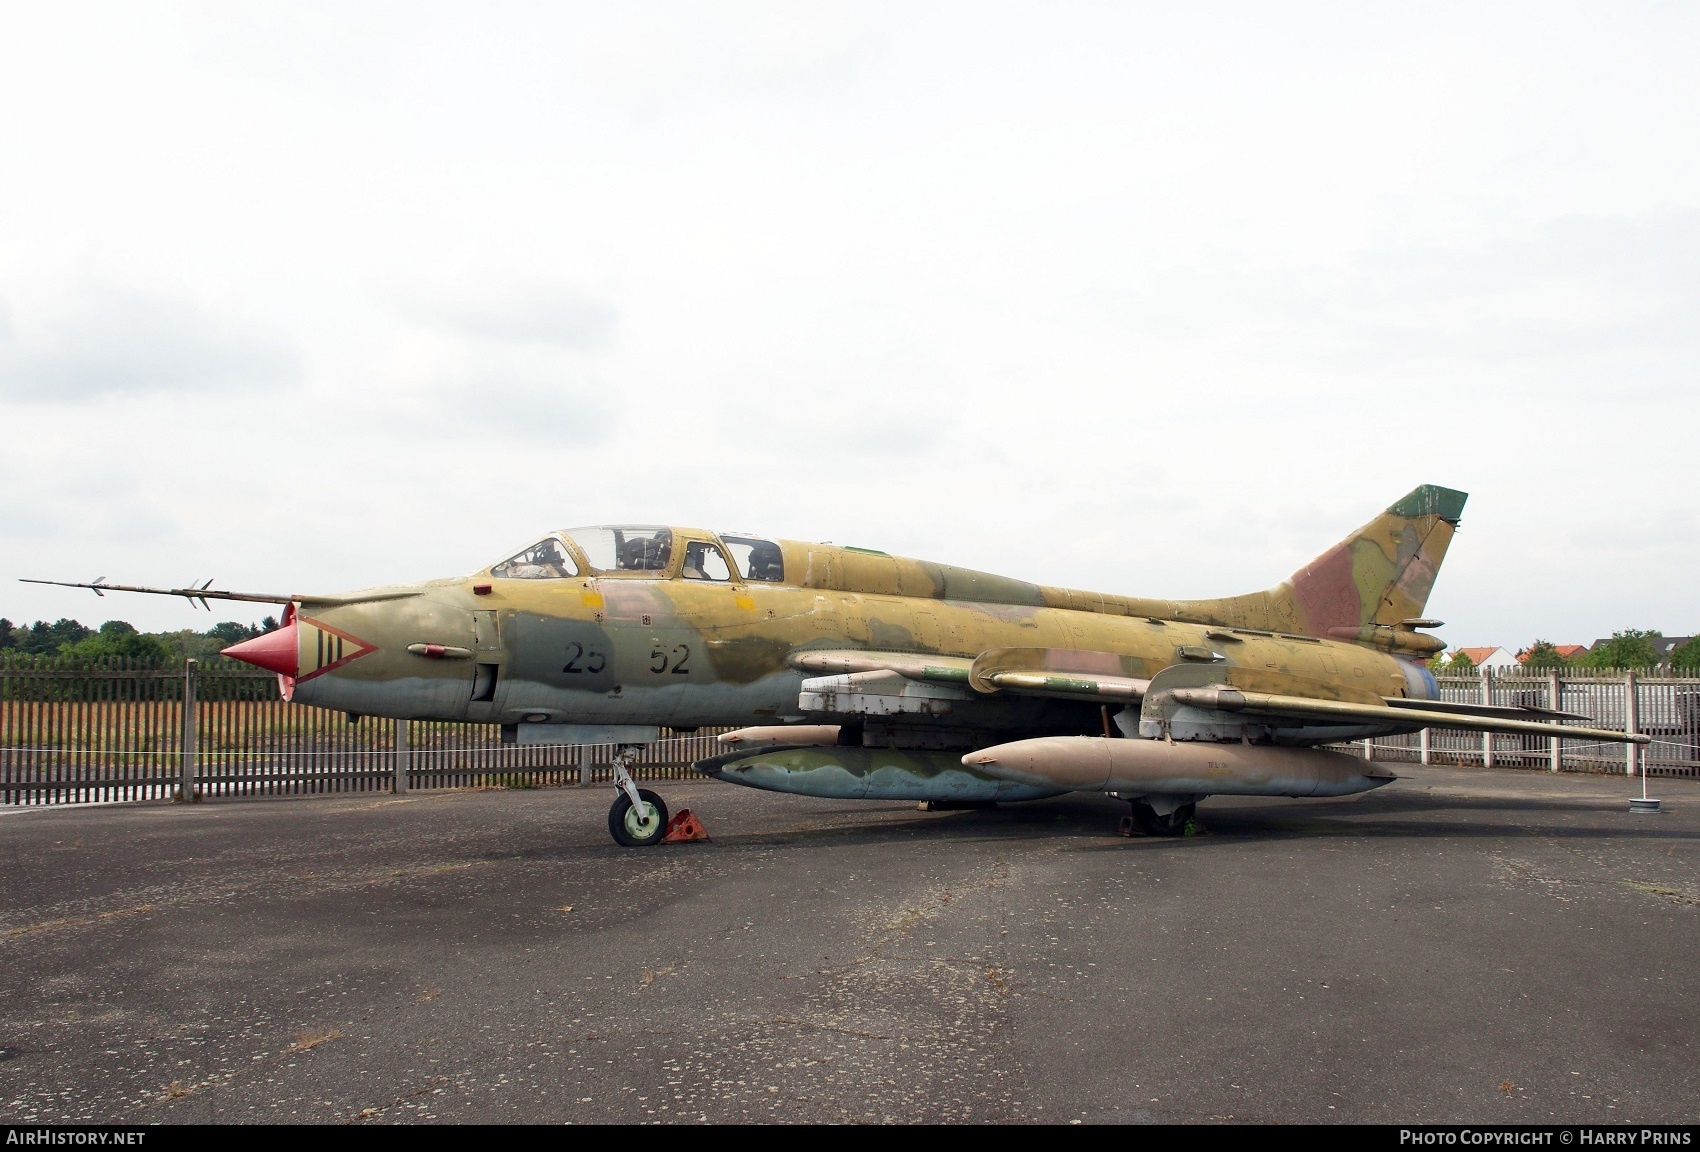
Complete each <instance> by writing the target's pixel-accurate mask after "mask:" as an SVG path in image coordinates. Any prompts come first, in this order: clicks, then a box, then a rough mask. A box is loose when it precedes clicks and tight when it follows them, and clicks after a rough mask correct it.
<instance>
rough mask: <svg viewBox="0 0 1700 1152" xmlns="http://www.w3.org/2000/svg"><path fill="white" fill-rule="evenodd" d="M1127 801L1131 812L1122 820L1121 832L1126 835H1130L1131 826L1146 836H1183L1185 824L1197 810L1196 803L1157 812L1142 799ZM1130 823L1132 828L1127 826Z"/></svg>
mask: <svg viewBox="0 0 1700 1152" xmlns="http://www.w3.org/2000/svg"><path fill="white" fill-rule="evenodd" d="M1129 803H1130V805H1131V806H1132V808H1133V814H1132V815H1131V816H1129V817H1128V818H1127V819H1125V820H1123V821H1122V829H1123V832H1124V834H1127V835H1131V834H1132V831H1133V828H1137V829H1139V830H1140V831H1141V832H1143V833H1145V834H1146V835H1147V836H1184V835H1186V826H1187V824H1188V823H1190V822H1191V821H1192V818H1193V814H1194V813H1196V812H1197V811H1198V805H1197V804H1180V805H1177V806H1176V807H1174V808H1172V809H1170V810H1169V811H1168V812H1167V813H1159V812H1158V811H1157V809H1155V808H1153V807H1152V806H1151V805H1150V804H1147V803H1146V802H1145V801H1144V800H1133V801H1130V802H1129ZM1130 824H1131V825H1132V828H1130V827H1128V826H1129V825H1130Z"/></svg>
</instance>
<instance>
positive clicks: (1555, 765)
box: [1547, 668, 1564, 772]
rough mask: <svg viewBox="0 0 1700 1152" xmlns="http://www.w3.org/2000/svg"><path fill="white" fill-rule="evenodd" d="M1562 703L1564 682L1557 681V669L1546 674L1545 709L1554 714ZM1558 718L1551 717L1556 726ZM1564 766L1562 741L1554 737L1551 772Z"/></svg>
mask: <svg viewBox="0 0 1700 1152" xmlns="http://www.w3.org/2000/svg"><path fill="white" fill-rule="evenodd" d="M1563 701H1564V682H1563V681H1562V680H1560V679H1559V675H1558V669H1557V668H1554V669H1553V670H1552V671H1551V672H1548V673H1547V707H1548V708H1551V709H1552V710H1553V711H1554V712H1557V711H1560V710H1561V708H1562V706H1563ZM1558 722H1559V721H1558V717H1556V716H1555V717H1553V723H1554V724H1557V723H1558ZM1563 765H1564V741H1563V740H1562V739H1561V738H1559V737H1557V736H1554V737H1553V738H1552V770H1553V771H1554V772H1557V771H1558V770H1559V769H1560V768H1561V767H1563Z"/></svg>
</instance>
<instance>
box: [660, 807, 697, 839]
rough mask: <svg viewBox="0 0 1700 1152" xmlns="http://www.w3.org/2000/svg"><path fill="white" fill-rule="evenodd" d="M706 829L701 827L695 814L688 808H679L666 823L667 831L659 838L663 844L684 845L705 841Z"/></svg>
mask: <svg viewBox="0 0 1700 1152" xmlns="http://www.w3.org/2000/svg"><path fill="white" fill-rule="evenodd" d="M707 839H708V829H706V828H704V827H703V826H702V821H701V820H698V819H697V814H696V813H695V812H692V811H691V810H690V809H689V808H681V809H679V811H678V812H677V813H676V814H675V815H674V816H673V818H672V819H671V820H669V821H667V831H666V833H665V834H663V835H662V837H661V842H662V843H663V844H685V843H689V842H690V841H692V840H707Z"/></svg>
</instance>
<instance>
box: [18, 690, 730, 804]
mask: <svg viewBox="0 0 1700 1152" xmlns="http://www.w3.org/2000/svg"><path fill="white" fill-rule="evenodd" d="M186 689H187V691H186ZM185 695H187V696H188V697H189V707H188V709H187V712H188V715H189V717H190V719H191V720H192V731H186V729H185V724H184V717H185V706H184V704H185ZM720 731H722V730H721V729H713V730H706V729H705V730H701V731H698V732H694V733H674V734H672V736H671V737H669V738H667V739H664V740H662V741H660V742H658V743H655V744H651V745H649V746H647V747H646V748H645V749H644V750H643V752H642V754H641V755H640V756H639V758H638V762H637V764H636V765H635V766H634V767H633V769H632V774H633V775H634V776H636V777H637V778H638V779H640V780H672V779H685V778H689V777H690V776H691V775H692V773H691V769H690V764H691V762H692V761H695V760H701V759H704V758H706V757H708V756H713V755H717V754H718V753H719V752H722V751H724V748H723V747H722V746H721V745H720V744H719V743H718V742H717V741H716V740H715V735H716V734H718V732H720ZM405 732H406V738H405V743H404V745H403V746H402V747H401V748H398V747H397V743H396V737H397V733H398V728H397V724H396V722H395V721H392V720H381V719H376V718H373V717H369V716H368V717H360V718H358V719H351V718H350V717H349V716H347V715H346V714H344V713H342V712H332V711H327V710H326V709H323V708H311V707H307V706H305V705H300V704H289V703H286V702H285V701H284V700H283V699H282V697H281V696H280V695H279V694H278V688H277V677H275V676H273V675H272V674H270V673H269V672H263V671H260V670H258V669H254V668H251V667H249V666H247V665H245V664H239V663H237V662H236V661H232V660H218V661H206V662H202V663H200V664H199V665H198V666H191V667H189V668H185V667H184V666H183V665H182V664H178V665H177V666H175V667H165V668H161V667H156V666H133V665H131V664H129V663H127V662H126V661H123V660H118V659H114V660H107V661H96V662H89V661H77V660H75V659H70V658H62V657H34V658H31V657H17V656H11V657H10V658H9V659H7V660H5V661H3V662H0V804H9V805H41V804H73V803H93V802H104V801H120V800H158V799H167V798H170V797H172V796H174V795H176V794H178V792H179V790H180V789H181V788H182V785H183V781H184V779H185V771H186V770H187V774H188V778H189V779H190V780H191V781H192V788H193V790H194V792H195V793H196V794H197V795H199V796H201V797H220V796H287V795H306V794H311V793H326V792H376V791H390V790H392V789H394V788H395V787H396V786H397V785H398V784H399V785H401V786H402V787H404V788H480V787H492V788H493V787H508V788H514V787H519V788H526V787H539V786H544V785H556V784H576V783H606V782H609V781H612V779H613V768H612V761H613V757H614V752H615V746H614V745H612V744H588V745H574V744H555V745H552V744H505V743H503V742H502V734H501V728H500V727H499V726H498V725H495V724H455V723H447V722H440V721H417V720H416V721H411V722H409V723H408V724H407V726H406V729H405ZM186 737H187V738H186ZM186 761H187V764H186V763H185V762H186ZM398 762H399V763H400V765H401V773H402V778H401V779H400V780H398V779H397V766H398Z"/></svg>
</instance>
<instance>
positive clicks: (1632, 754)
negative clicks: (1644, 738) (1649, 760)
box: [1623, 670, 1646, 776]
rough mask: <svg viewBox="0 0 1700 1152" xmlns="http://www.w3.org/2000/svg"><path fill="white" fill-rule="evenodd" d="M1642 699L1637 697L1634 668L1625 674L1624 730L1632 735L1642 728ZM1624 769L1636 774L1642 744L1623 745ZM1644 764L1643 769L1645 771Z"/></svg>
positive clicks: (1630, 773)
mask: <svg viewBox="0 0 1700 1152" xmlns="http://www.w3.org/2000/svg"><path fill="white" fill-rule="evenodd" d="M1640 724H1641V701H1640V700H1639V699H1637V693H1636V690H1635V673H1634V671H1633V670H1631V671H1628V672H1625V673H1624V674H1623V730H1624V731H1625V732H1627V733H1629V734H1630V735H1632V736H1633V735H1634V734H1635V733H1637V732H1639V731H1640V730H1641V728H1640ZM1623 749H1624V752H1623V759H1624V770H1625V771H1626V772H1628V774H1629V775H1631V776H1633V775H1635V770H1636V767H1637V766H1638V765H1640V761H1641V745H1639V744H1625V745H1624V746H1623ZM1645 770H1646V769H1645V766H1642V771H1645Z"/></svg>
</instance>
